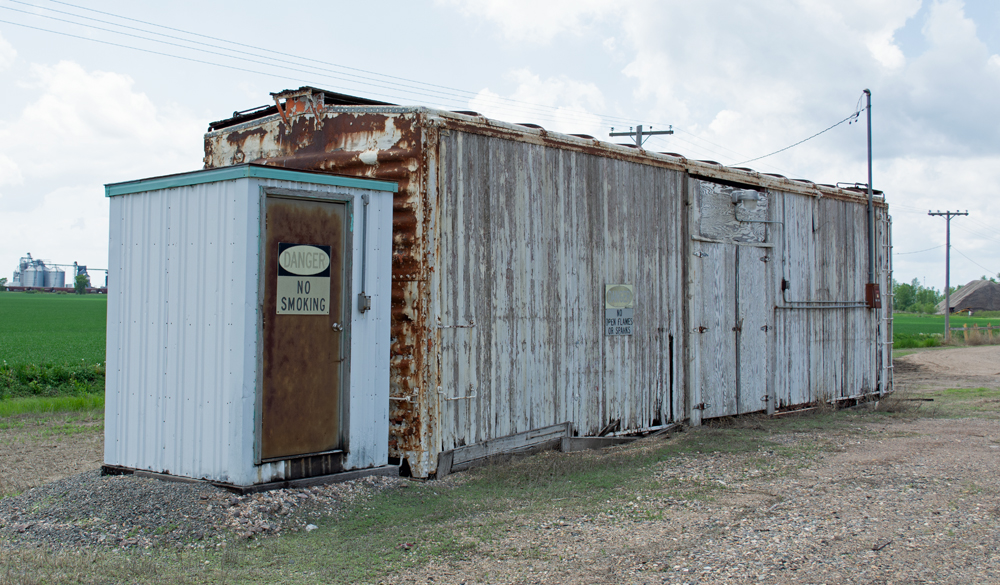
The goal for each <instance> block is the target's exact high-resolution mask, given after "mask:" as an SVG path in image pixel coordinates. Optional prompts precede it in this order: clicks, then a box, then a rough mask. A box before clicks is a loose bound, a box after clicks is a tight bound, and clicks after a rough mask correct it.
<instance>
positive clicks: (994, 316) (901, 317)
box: [892, 311, 1000, 349]
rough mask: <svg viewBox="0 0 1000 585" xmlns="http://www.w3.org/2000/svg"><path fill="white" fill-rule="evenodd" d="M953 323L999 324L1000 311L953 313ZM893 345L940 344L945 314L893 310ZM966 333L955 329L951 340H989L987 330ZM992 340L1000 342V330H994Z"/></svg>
mask: <svg viewBox="0 0 1000 585" xmlns="http://www.w3.org/2000/svg"><path fill="white" fill-rule="evenodd" d="M949 321H950V322H949V325H950V326H951V327H962V326H965V325H968V326H969V328H970V329H971V328H972V327H975V326H976V325H978V326H979V327H980V328H983V327H987V326H988V325H993V326H994V327H998V328H1000V312H996V311H994V312H991V313H980V314H978V315H976V316H975V317H969V316H967V315H964V316H963V315H951V317H950V319H949ZM892 333H893V334H892V341H893V349H915V348H924V347H938V346H941V345H942V344H943V342H944V315H922V314H916V313H894V314H893V316H892ZM964 338H965V333H963V332H961V331H952V342H953V343H954V342H956V341H958V342H964V343H965V344H967V345H981V344H984V343H990V341H991V340H990V339H989V337H988V336H987V334H986V332H976V331H970V332H969V339H964ZM993 343H1000V330H998V331H994V333H993Z"/></svg>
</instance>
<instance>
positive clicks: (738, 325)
mask: <svg viewBox="0 0 1000 585" xmlns="http://www.w3.org/2000/svg"><path fill="white" fill-rule="evenodd" d="M733 331H735V332H737V333H739V332H741V331H743V317H740V320H739V321H738V322H737V323H736V325H735V326H733Z"/></svg>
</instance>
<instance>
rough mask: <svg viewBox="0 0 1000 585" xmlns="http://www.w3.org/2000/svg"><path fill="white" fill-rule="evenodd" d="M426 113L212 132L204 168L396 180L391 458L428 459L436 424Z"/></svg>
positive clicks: (355, 113)
mask: <svg viewBox="0 0 1000 585" xmlns="http://www.w3.org/2000/svg"><path fill="white" fill-rule="evenodd" d="M422 112H423V111H422V110H420V109H416V110H414V109H413V108H406V109H404V108H358V107H348V108H343V107H330V108H326V109H325V110H324V115H323V119H322V121H321V123H317V121H316V120H315V119H314V117H313V116H312V115H302V116H296V117H292V118H290V119H289V122H288V123H285V122H284V121H282V119H281V118H280V117H278V116H272V117H269V118H264V119H260V120H254V121H252V122H248V123H245V124H241V125H237V126H233V127H229V128H224V129H222V130H217V131H213V132H209V133H208V134H206V136H205V159H204V162H205V168H215V167H223V166H229V165H232V164H239V163H242V162H256V163H261V164H268V165H273V166H279V167H285V168H290V169H301V170H313V171H326V172H334V173H338V174H344V175H354V176H358V177H367V178H377V179H384V180H389V181H395V182H397V183H398V185H399V191H398V192H397V193H396V194H395V196H394V198H393V214H392V217H393V229H392V242H393V254H392V259H393V260H392V331H391V358H390V374H391V380H392V381H391V394H392V397H393V398H395V400H391V401H390V412H389V417H390V422H391V425H390V438H389V449H390V455H391V456H392V457H401V458H406V459H414V460H417V459H420V458H421V457H423V458H426V445H427V444H428V441H427V437H428V433H430V432H431V429H432V427H430V426H428V425H430V424H431V422H430V421H428V420H427V416H426V415H427V414H428V412H426V411H425V412H423V413H421V412H420V411H419V410H418V408H419V407H420V405H424V407H425V408H426V405H428V404H433V402H432V401H431V400H430V399H432V398H433V395H434V393H435V388H433V387H432V386H433V385H432V383H431V381H430V380H429V379H428V370H429V367H430V365H429V363H428V360H427V354H428V353H429V352H432V351H434V348H433V347H431V346H429V344H428V341H430V339H431V335H432V333H433V327H434V325H433V324H432V323H430V322H429V318H430V291H431V288H430V286H429V282H428V281H429V269H428V257H429V255H430V254H431V250H430V248H429V247H428V246H427V235H428V234H427V231H426V228H427V225H428V222H427V221H426V220H425V210H426V209H427V205H428V201H427V194H426V190H425V189H426V183H427V176H426V175H427V172H428V169H427V159H426V149H425V146H426V140H427V138H426V137H425V136H424V135H423V134H424V132H423V130H424V126H423V125H422V123H423V122H422V120H423V118H422V116H423V113H422Z"/></svg>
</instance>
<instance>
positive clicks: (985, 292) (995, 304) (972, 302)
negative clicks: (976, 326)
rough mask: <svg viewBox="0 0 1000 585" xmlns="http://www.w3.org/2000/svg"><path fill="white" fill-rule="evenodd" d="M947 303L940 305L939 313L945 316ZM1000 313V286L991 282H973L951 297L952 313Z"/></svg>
mask: <svg viewBox="0 0 1000 585" xmlns="http://www.w3.org/2000/svg"><path fill="white" fill-rule="evenodd" d="M944 307H945V301H941V302H940V303H938V306H937V312H938V314H939V315H944ZM967 311H972V312H973V313H977V312H979V311H1000V284H997V283H995V282H993V281H990V280H973V281H972V282H970V283H969V284H967V285H965V286H963V287H962V288H960V289H958V290H957V291H955V293H954V294H953V295H951V312H952V313H964V312H967Z"/></svg>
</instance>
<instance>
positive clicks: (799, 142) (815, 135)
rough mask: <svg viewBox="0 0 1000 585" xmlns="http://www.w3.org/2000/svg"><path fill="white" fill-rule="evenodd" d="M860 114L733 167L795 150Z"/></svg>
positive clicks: (855, 113) (857, 112) (854, 114)
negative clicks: (791, 149)
mask: <svg viewBox="0 0 1000 585" xmlns="http://www.w3.org/2000/svg"><path fill="white" fill-rule="evenodd" d="M860 114H861V111H860V110H859V111H856V112H854V113H853V114H851V115H850V116H848V117H846V118H844V119H843V120H841V121H839V122H837V123H836V124H834V125H833V126H830V127H829V128H827V129H826V130H820V131H819V132H817V133H815V134H813V135H812V136H810V137H809V138H805V139H803V140H799V141H798V142H796V143H795V144H792V145H789V146H786V147H784V148H782V149H781V150H776V151H774V152H772V153H770V154H765V155H764V156H758V157H757V158H752V159H750V160H745V161H743V162H739V163H736V164H734V165H733V166H734V167H739V166H743V165H745V164H747V163H751V162H753V161H755V160H760V159H762V158H767V157H769V156H774V155H776V154H778V153H781V152H785V151H786V150H788V149H789V148H795V147H796V146H798V145H800V144H802V143H803V142H808V141H810V140H812V139H813V138H816V137H817V136H819V135H820V134H823V133H824V132H829V131H830V130H833V129H834V128H836V127H837V126H840V125H841V124H843V123H844V122H847V121H848V120H853V119H857V117H858V116H859V115H860Z"/></svg>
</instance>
